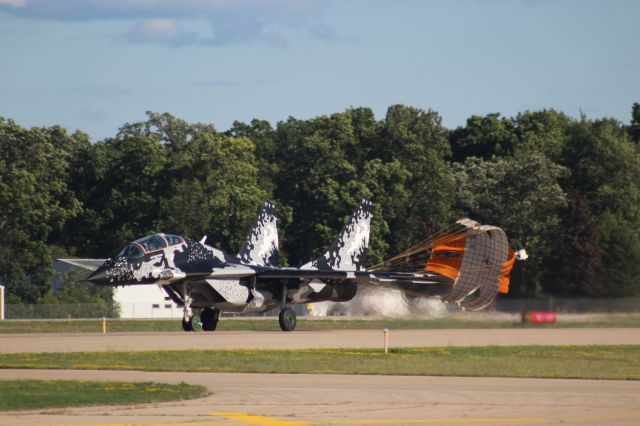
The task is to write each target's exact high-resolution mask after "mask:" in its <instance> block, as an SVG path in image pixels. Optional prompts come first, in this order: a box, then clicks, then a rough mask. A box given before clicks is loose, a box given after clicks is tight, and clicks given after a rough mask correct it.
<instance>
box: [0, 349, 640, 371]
mask: <svg viewBox="0 0 640 426" xmlns="http://www.w3.org/2000/svg"><path fill="white" fill-rule="evenodd" d="M0 368H53V369H56V368H61V369H91V370H97V369H116V370H145V371H195V372H198V371H201V372H242V373H316V374H321V373H322V374H398V375H438V376H490V377H545V378H578V379H630V380H640V346H638V345H621V346H611V345H608V346H604V345H603V346H486V347H434V348H404V349H402V348H397V349H392V350H391V352H390V353H389V354H384V352H383V351H381V350H380V349H313V350H219V351H218V350H217V351H202V350H192V351H149V352H95V353H87V352H85V353H82V352H79V353H46V354H32V353H23V354H0Z"/></svg>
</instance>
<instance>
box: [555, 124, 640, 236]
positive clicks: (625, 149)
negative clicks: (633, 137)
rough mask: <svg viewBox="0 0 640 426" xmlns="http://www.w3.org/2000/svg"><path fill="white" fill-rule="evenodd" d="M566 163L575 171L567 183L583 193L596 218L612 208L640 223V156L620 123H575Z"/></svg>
mask: <svg viewBox="0 0 640 426" xmlns="http://www.w3.org/2000/svg"><path fill="white" fill-rule="evenodd" d="M562 162H563V164H564V165H565V166H566V167H568V168H569V169H570V170H571V175H570V176H569V177H568V179H567V180H566V181H565V186H566V187H567V188H575V189H576V190H577V191H578V192H580V193H581V194H583V195H584V196H585V197H586V198H587V200H589V207H590V209H591V211H592V213H593V214H594V215H595V216H596V217H599V216H600V215H601V214H603V213H604V212H606V211H609V212H611V213H613V214H614V215H617V216H619V217H620V218H621V219H623V220H625V221H626V222H627V223H630V224H640V156H639V155H638V152H637V151H636V150H635V149H634V147H633V146H632V144H631V143H630V141H629V139H628V136H627V133H626V131H625V129H624V128H623V127H622V125H621V124H620V123H619V122H617V121H615V120H612V119H600V120H594V121H588V120H586V119H585V118H583V119H582V120H581V121H579V122H576V123H573V125H572V126H570V127H569V129H568V140H567V145H566V147H565V150H564V152H563V159H562Z"/></svg>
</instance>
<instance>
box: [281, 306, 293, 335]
mask: <svg viewBox="0 0 640 426" xmlns="http://www.w3.org/2000/svg"><path fill="white" fill-rule="evenodd" d="M278 319H279V321H280V328H281V329H282V331H293V330H294V329H295V328H296V323H297V319H296V313H295V311H294V310H293V309H291V308H284V309H282V310H281V311H280V316H279V318H278Z"/></svg>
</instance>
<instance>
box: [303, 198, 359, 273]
mask: <svg viewBox="0 0 640 426" xmlns="http://www.w3.org/2000/svg"><path fill="white" fill-rule="evenodd" d="M370 230H371V202H370V201H368V200H362V202H361V203H360V205H359V206H358V207H357V208H356V210H355V211H354V212H353V214H352V215H351V219H349V221H348V222H347V223H346V224H345V225H344V227H343V228H342V232H340V235H338V238H336V239H335V241H334V242H333V244H331V247H329V250H327V252H326V253H325V254H323V255H322V256H320V257H319V258H317V259H315V260H312V261H311V262H309V263H307V264H305V265H303V266H302V267H301V269H318V270H332V271H364V270H365V269H366V263H367V249H368V248H369V231H370Z"/></svg>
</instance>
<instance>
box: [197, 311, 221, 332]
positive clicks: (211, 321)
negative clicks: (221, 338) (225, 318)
mask: <svg viewBox="0 0 640 426" xmlns="http://www.w3.org/2000/svg"><path fill="white" fill-rule="evenodd" d="M219 318H220V311H219V310H217V309H211V308H206V309H203V310H202V312H201V313H200V321H202V329H203V330H204V331H215V329H216V327H217V326H218V319H219Z"/></svg>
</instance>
